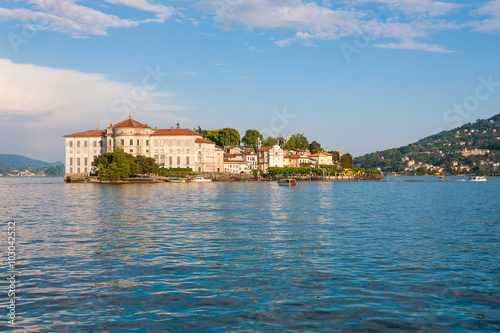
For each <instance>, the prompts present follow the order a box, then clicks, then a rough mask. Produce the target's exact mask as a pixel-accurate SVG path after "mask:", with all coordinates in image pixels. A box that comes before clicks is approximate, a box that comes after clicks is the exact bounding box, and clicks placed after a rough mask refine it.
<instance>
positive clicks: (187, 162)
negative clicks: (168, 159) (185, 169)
mask: <svg viewBox="0 0 500 333" xmlns="http://www.w3.org/2000/svg"><path fill="white" fill-rule="evenodd" d="M186 165H189V156H188V157H186Z"/></svg>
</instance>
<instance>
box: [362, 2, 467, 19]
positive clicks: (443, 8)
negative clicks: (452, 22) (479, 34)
mask: <svg viewBox="0 0 500 333" xmlns="http://www.w3.org/2000/svg"><path fill="white" fill-rule="evenodd" d="M354 2H357V3H378V4H381V5H383V6H384V8H388V9H390V10H393V11H401V12H403V13H404V14H406V15H425V16H430V17H437V16H443V15H448V14H450V13H451V12H453V11H454V10H457V9H459V8H460V7H462V5H460V4H455V3H450V2H442V1H434V0H355V1H354Z"/></svg>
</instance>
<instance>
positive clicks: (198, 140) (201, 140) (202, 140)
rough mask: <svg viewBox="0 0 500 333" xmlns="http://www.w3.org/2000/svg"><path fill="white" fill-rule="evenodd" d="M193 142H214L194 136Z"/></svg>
mask: <svg viewBox="0 0 500 333" xmlns="http://www.w3.org/2000/svg"><path fill="white" fill-rule="evenodd" d="M194 142H195V143H211V144H214V143H213V142H212V141H208V140H205V139H202V138H196V140H194Z"/></svg>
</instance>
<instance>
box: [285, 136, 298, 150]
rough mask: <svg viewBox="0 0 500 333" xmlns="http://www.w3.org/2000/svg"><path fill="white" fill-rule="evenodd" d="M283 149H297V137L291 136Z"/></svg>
mask: <svg viewBox="0 0 500 333" xmlns="http://www.w3.org/2000/svg"><path fill="white" fill-rule="evenodd" d="M283 149H287V150H290V149H295V138H294V137H293V136H292V137H290V139H289V140H288V141H287V142H286V143H285V145H284V146H283Z"/></svg>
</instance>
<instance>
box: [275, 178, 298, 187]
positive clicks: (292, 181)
mask: <svg viewBox="0 0 500 333" xmlns="http://www.w3.org/2000/svg"><path fill="white" fill-rule="evenodd" d="M278 185H279V186H297V181H295V179H280V180H278Z"/></svg>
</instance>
